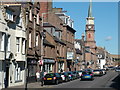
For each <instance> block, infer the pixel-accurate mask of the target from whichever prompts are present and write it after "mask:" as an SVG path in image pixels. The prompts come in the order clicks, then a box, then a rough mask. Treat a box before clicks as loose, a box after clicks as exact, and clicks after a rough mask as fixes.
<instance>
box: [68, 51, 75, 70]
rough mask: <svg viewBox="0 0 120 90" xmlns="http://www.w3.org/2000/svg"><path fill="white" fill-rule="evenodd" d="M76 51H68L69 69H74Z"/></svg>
mask: <svg viewBox="0 0 120 90" xmlns="http://www.w3.org/2000/svg"><path fill="white" fill-rule="evenodd" d="M73 58H74V52H67V69H68V71H73Z"/></svg>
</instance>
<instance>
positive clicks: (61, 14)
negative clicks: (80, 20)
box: [56, 13, 65, 16]
mask: <svg viewBox="0 0 120 90" xmlns="http://www.w3.org/2000/svg"><path fill="white" fill-rule="evenodd" d="M56 15H57V16H65V14H63V13H60V14H58V13H56Z"/></svg>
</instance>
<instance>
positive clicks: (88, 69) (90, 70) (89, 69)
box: [84, 68, 93, 72]
mask: <svg viewBox="0 0 120 90" xmlns="http://www.w3.org/2000/svg"><path fill="white" fill-rule="evenodd" d="M84 71H89V72H93V69H91V68H87V69H84Z"/></svg>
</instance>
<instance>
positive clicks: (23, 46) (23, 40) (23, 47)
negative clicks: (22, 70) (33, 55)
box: [22, 38, 25, 54]
mask: <svg viewBox="0 0 120 90" xmlns="http://www.w3.org/2000/svg"><path fill="white" fill-rule="evenodd" d="M22 54H25V39H24V38H23V39H22Z"/></svg>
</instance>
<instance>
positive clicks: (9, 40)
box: [8, 35, 10, 51]
mask: <svg viewBox="0 0 120 90" xmlns="http://www.w3.org/2000/svg"><path fill="white" fill-rule="evenodd" d="M8 51H10V35H8Z"/></svg>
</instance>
